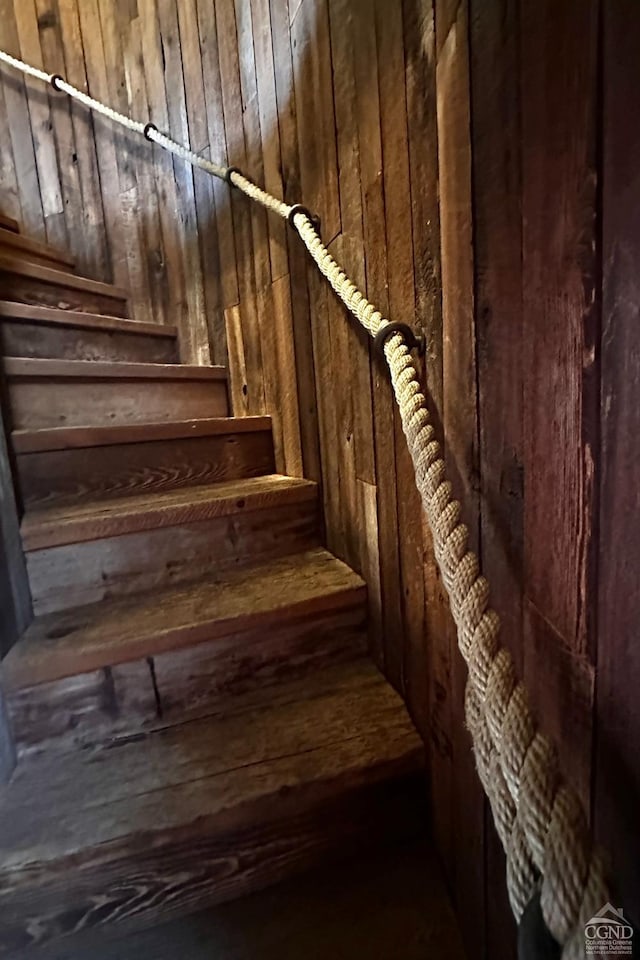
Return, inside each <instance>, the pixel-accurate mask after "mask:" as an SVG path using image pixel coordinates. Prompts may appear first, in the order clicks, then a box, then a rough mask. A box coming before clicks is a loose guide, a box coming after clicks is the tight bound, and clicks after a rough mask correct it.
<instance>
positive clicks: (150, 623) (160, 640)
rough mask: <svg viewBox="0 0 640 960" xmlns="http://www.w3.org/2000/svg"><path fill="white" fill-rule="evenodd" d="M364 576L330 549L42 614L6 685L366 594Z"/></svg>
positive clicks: (344, 603)
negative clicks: (149, 591) (357, 573)
mask: <svg viewBox="0 0 640 960" xmlns="http://www.w3.org/2000/svg"><path fill="white" fill-rule="evenodd" d="M364 595H365V588H364V584H363V582H362V581H361V580H360V578H359V577H358V576H357V575H356V574H354V573H353V572H352V571H351V570H349V568H348V567H346V566H345V565H344V564H343V563H341V562H340V561H338V560H336V559H335V558H334V557H332V556H331V554H329V553H327V551H325V550H323V549H321V548H316V549H315V550H309V551H307V553H305V554H297V555H292V556H289V557H282V558H278V559H275V560H271V561H265V562H263V563H262V564H257V565H255V566H254V567H251V568H250V569H249V571H247V570H239V571H234V570H232V569H231V570H227V571H223V572H221V573H219V574H210V575H209V576H208V578H207V579H206V580H204V581H199V582H196V583H191V584H186V585H182V586H177V587H173V588H168V587H166V586H165V588H164V589H162V590H160V591H158V592H155V593H152V594H147V595H146V596H141V597H135V596H134V597H124V598H120V599H116V600H106V601H103V603H101V604H89V605H88V606H86V607H78V608H76V609H72V610H67V611H63V612H61V613H54V614H49V615H45V616H42V617H39V618H37V619H36V620H35V621H34V623H33V624H32V625H31V627H30V628H29V629H28V631H27V632H26V633H25V635H24V636H23V639H22V642H21V643H20V644H19V646H17V647H14V648H13V650H12V651H11V652H10V654H9V656H8V657H7V658H6V659H5V662H4V673H5V685H6V687H7V689H12V688H13V689H16V688H17V687H21V686H25V685H33V684H34V683H46V682H48V681H50V680H56V679H62V678H63V677H65V676H71V675H73V674H75V673H88V672H90V671H92V670H97V669H100V668H102V667H105V666H112V665H113V664H114V663H124V662H127V661H130V660H137V659H141V658H143V657H145V656H148V655H153V654H158V653H160V652H163V651H167V650H175V649H177V648H179V647H184V646H192V645H193V644H195V643H199V642H203V641H205V640H211V639H214V638H216V637H220V636H226V635H228V634H229V633H230V632H234V631H240V630H246V629H249V628H252V627H254V626H256V625H257V624H259V625H260V627H261V628H262V629H266V628H267V627H269V626H271V625H273V624H282V623H283V622H285V621H286V620H287V619H295V618H297V617H301V616H304V615H307V614H312V613H317V612H322V611H324V610H325V609H326V608H327V606H330V607H331V608H332V609H339V608H341V607H349V606H352V605H353V604H354V603H361V602H362V601H363V600H364Z"/></svg>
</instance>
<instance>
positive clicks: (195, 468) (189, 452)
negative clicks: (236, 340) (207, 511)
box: [17, 429, 275, 510]
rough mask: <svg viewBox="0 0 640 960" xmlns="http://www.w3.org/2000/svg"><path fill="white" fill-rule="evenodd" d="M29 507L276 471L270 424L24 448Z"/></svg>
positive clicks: (21, 472)
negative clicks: (83, 444) (107, 442)
mask: <svg viewBox="0 0 640 960" xmlns="http://www.w3.org/2000/svg"><path fill="white" fill-rule="evenodd" d="M17 469H18V478H19V488H20V495H21V498H22V501H23V504H24V506H25V508H26V509H27V510H28V509H31V508H37V507H43V506H54V505H56V504H59V505H64V504H74V503H82V502H86V501H88V500H92V499H95V498H98V497H101V496H103V497H126V496H130V495H132V494H142V493H154V492H158V493H161V492H164V491H168V490H176V489H180V488H184V487H196V486H201V485H203V484H208V483H216V482H218V481H222V480H234V479H241V478H243V477H258V476H262V475H265V474H270V473H273V472H274V471H275V459H274V451H273V439H272V435H271V431H270V430H267V429H260V430H255V431H253V432H245V431H241V432H237V433H236V432H227V433H221V434H219V435H212V436H194V437H180V438H176V439H167V440H151V441H147V442H131V443H116V444H113V445H104V446H102V445H100V446H91V443H90V439H89V438H88V443H87V446H86V447H71V448H69V449H66V450H42V451H39V452H34V453H19V454H18V456H17Z"/></svg>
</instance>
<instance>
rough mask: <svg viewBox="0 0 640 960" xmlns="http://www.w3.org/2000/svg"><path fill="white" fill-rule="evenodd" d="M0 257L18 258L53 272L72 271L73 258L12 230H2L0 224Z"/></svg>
mask: <svg viewBox="0 0 640 960" xmlns="http://www.w3.org/2000/svg"><path fill="white" fill-rule="evenodd" d="M0 256H11V257H19V258H20V259H21V260H27V261H28V262H29V263H37V264H40V265H41V266H43V267H50V268H52V269H53V270H67V271H69V270H73V268H74V262H73V258H72V257H71V256H69V255H68V254H66V253H61V252H60V251H59V250H56V249H55V248H54V247H50V246H48V244H46V243H40V242H39V241H38V240H31V239H30V238H29V237H25V236H22V235H21V234H19V233H16V232H14V231H13V230H6V229H3V227H2V223H1V222H0Z"/></svg>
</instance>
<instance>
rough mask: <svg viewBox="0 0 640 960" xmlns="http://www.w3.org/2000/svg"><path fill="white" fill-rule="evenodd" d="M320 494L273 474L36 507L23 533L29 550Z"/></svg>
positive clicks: (306, 484)
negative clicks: (41, 507)
mask: <svg viewBox="0 0 640 960" xmlns="http://www.w3.org/2000/svg"><path fill="white" fill-rule="evenodd" d="M316 496H317V488H316V485H315V484H314V483H311V482H310V481H307V480H295V479H291V478H290V477H284V476H281V475H279V474H272V475H270V476H266V477H254V478H250V479H240V480H231V481H223V482H222V483H217V484H211V485H206V484H205V485H203V486H199V487H188V488H186V489H184V490H174V491H170V492H168V493H164V494H163V493H153V494H148V495H144V494H142V495H139V496H135V495H134V496H130V497H127V498H126V499H115V500H109V499H106V498H105V499H100V500H96V501H93V502H88V503H80V504H76V505H74V506H68V507H62V508H56V507H53V508H50V509H44V510H33V511H29V512H28V513H27V514H26V516H25V517H24V518H23V520H22V524H21V528H20V532H21V535H22V543H23V547H24V549H25V550H27V551H31V550H42V549H43V548H45V547H55V546H62V545H64V544H68V543H82V542H83V541H85V540H93V539H96V538H98V537H113V536H119V535H120V534H123V533H136V532H140V531H142V530H151V529H157V528H159V527H165V526H175V525H176V524H181V523H191V522H193V521H194V520H211V519H213V518H216V517H226V516H231V515H233V514H236V513H243V512H251V511H252V510H265V509H268V508H270V507H276V506H278V505H285V504H287V505H289V506H293V505H295V504H300V503H308V502H312V501H314V500H315V499H316Z"/></svg>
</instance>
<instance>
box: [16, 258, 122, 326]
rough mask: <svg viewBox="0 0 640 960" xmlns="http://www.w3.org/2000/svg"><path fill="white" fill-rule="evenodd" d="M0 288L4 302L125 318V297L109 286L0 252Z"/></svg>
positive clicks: (117, 288)
mask: <svg viewBox="0 0 640 960" xmlns="http://www.w3.org/2000/svg"><path fill="white" fill-rule="evenodd" d="M0 289H1V290H2V295H3V299H5V300H18V301H20V302H22V303H35V304H43V305H45V306H50V307H56V308H58V309H60V310H83V311H86V312H87V313H104V314H107V315H108V316H114V317H126V316H127V314H128V294H127V291H126V290H123V289H122V288H120V287H115V286H113V285H112V284H110V283H102V282H100V281H99V280H90V279H89V278H88V277H78V276H76V274H74V273H67V272H65V271H63V270H54V269H52V268H51V267H44V266H41V265H40V264H37V263H28V262H27V261H25V260H23V259H21V258H20V257H18V256H10V255H9V254H7V253H6V252H3V251H0Z"/></svg>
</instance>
